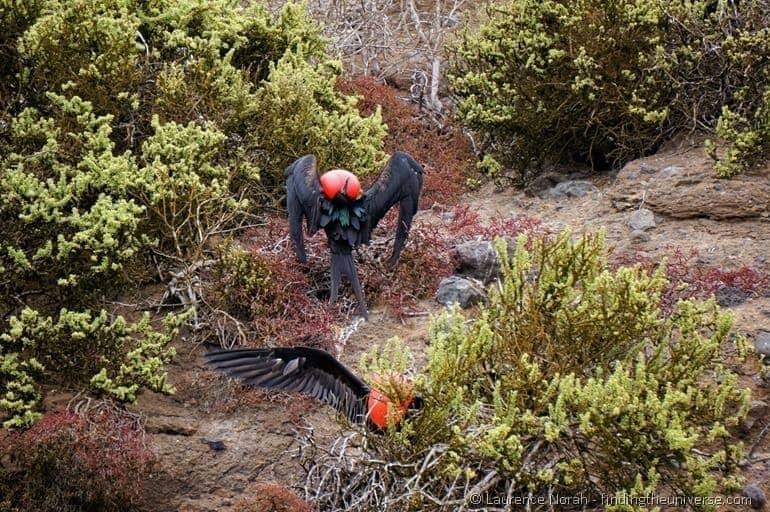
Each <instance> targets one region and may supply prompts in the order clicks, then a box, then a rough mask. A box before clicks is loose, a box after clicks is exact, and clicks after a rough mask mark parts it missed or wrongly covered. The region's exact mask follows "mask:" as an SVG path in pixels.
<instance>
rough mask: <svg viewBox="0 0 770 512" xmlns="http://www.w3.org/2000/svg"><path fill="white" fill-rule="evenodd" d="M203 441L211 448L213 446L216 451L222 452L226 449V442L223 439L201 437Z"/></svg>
mask: <svg viewBox="0 0 770 512" xmlns="http://www.w3.org/2000/svg"><path fill="white" fill-rule="evenodd" d="M201 441H202V442H204V443H206V444H207V445H209V448H211V449H212V450H214V451H215V452H221V451H222V450H224V449H225V442H224V441H222V440H221V439H217V440H215V441H210V440H208V439H201Z"/></svg>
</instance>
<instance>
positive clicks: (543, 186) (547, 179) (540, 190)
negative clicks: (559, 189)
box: [524, 172, 567, 197]
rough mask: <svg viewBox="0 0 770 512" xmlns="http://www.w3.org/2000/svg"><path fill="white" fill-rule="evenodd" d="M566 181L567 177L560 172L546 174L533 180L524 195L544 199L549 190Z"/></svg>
mask: <svg viewBox="0 0 770 512" xmlns="http://www.w3.org/2000/svg"><path fill="white" fill-rule="evenodd" d="M566 180H567V177H566V176H565V175H564V174H561V173H558V172H545V173H543V174H540V175H539V176H538V177H537V178H535V179H533V180H532V181H531V182H530V183H529V185H527V187H526V188H525V189H524V193H525V194H526V195H528V196H535V195H537V196H541V197H542V196H543V195H544V193H545V192H547V191H548V189H550V188H552V187H554V186H555V185H557V184H559V183H561V182H562V181H566Z"/></svg>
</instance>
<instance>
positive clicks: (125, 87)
mask: <svg viewBox="0 0 770 512" xmlns="http://www.w3.org/2000/svg"><path fill="white" fill-rule="evenodd" d="M132 3H133V2H131V1H129V0H109V1H107V2H90V1H88V0H72V1H69V0H68V1H65V2H60V1H58V0H52V1H50V2H46V3H45V4H43V3H42V2H41V4H43V5H44V7H43V8H42V9H41V10H40V15H39V16H38V17H37V19H36V20H35V23H34V24H33V25H31V26H30V27H29V28H28V29H27V30H26V31H25V32H24V34H23V35H22V36H21V37H20V39H19V42H18V44H19V47H18V48H19V53H20V57H21V58H22V59H23V60H24V61H25V63H26V64H27V65H28V68H27V69H26V70H25V72H24V74H23V76H22V77H21V78H22V86H23V87H24V88H25V90H26V91H28V92H29V93H30V95H31V97H32V98H34V99H32V102H33V104H34V105H36V106H42V105H44V104H45V103H46V101H45V100H46V94H47V93H48V92H55V93H60V92H62V91H65V90H70V91H73V92H74V94H75V95H77V96H79V97H81V98H83V99H84V100H86V101H89V102H90V103H91V104H93V105H94V106H95V107H96V112H98V113H99V114H113V115H114V116H115V117H117V118H121V117H125V115H126V114H128V113H129V112H130V111H131V110H133V109H136V108H137V107H138V101H139V97H138V95H137V90H138V89H139V85H140V80H141V78H142V74H141V69H140V67H139V65H138V64H139V55H140V53H139V52H140V50H141V46H140V45H138V44H137V43H136V42H135V39H136V33H137V30H138V29H139V23H140V20H139V16H138V13H137V12H136V10H135V9H133V8H132V7H133V5H132Z"/></svg>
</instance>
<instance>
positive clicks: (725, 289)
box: [715, 285, 749, 308]
mask: <svg viewBox="0 0 770 512" xmlns="http://www.w3.org/2000/svg"><path fill="white" fill-rule="evenodd" d="M715 295H716V299H717V304H719V305H720V306H722V307H723V308H731V307H733V306H738V305H740V304H743V303H744V302H746V299H748V298H749V293H748V292H747V291H745V290H741V289H740V288H736V287H735V286H728V285H722V286H720V287H719V288H718V289H717V291H716V294H715Z"/></svg>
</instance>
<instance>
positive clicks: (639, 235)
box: [630, 229, 650, 244]
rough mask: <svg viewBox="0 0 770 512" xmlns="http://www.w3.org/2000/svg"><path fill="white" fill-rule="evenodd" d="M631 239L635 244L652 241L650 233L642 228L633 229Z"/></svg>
mask: <svg viewBox="0 0 770 512" xmlns="http://www.w3.org/2000/svg"><path fill="white" fill-rule="evenodd" d="M630 236H631V241H632V242H633V243H635V244H640V243H644V242H649V241H650V235H649V234H648V233H646V232H644V231H642V230H641V229H635V230H633V231H631V235H630Z"/></svg>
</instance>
